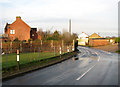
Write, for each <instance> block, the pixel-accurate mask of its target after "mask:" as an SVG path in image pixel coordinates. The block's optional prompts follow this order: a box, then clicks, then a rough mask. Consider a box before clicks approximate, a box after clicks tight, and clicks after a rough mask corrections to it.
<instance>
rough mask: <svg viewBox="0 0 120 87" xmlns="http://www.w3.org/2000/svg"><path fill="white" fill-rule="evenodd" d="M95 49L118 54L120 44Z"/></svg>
mask: <svg viewBox="0 0 120 87" xmlns="http://www.w3.org/2000/svg"><path fill="white" fill-rule="evenodd" d="M93 48H96V49H100V50H104V51H109V52H116V51H118V49H119V47H118V44H111V45H106V46H98V47H93Z"/></svg>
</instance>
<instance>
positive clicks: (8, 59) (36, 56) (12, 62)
mask: <svg viewBox="0 0 120 87" xmlns="http://www.w3.org/2000/svg"><path fill="white" fill-rule="evenodd" d="M58 55H59V53H56V54H54V52H41V53H39V52H35V53H34V52H32V53H20V61H19V63H20V64H26V63H29V62H33V61H38V60H41V59H46V58H51V57H54V56H58ZM13 66H17V54H16V53H12V54H7V55H6V54H5V55H3V56H2V68H9V67H13Z"/></svg>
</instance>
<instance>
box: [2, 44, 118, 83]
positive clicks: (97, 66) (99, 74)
mask: <svg viewBox="0 0 120 87" xmlns="http://www.w3.org/2000/svg"><path fill="white" fill-rule="evenodd" d="M78 49H79V51H80V52H81V53H78V55H77V56H76V57H73V58H71V59H69V60H66V61H64V62H62V63H58V64H56V65H53V66H50V67H47V68H44V69H40V70H37V71H34V72H31V73H28V74H25V75H22V76H19V77H16V78H13V79H10V80H8V81H4V82H3V85H118V54H116V53H110V52H105V51H102V50H97V49H92V48H87V47H80V46H79V47H78Z"/></svg>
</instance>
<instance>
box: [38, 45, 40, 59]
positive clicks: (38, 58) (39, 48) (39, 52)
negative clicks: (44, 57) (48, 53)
mask: <svg viewBox="0 0 120 87" xmlns="http://www.w3.org/2000/svg"><path fill="white" fill-rule="evenodd" d="M39 58H40V47H39ZM39 58H38V61H39V60H40V59H39Z"/></svg>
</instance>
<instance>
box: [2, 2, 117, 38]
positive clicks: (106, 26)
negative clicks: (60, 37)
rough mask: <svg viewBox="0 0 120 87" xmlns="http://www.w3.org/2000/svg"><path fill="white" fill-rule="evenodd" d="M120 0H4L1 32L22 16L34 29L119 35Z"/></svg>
mask: <svg viewBox="0 0 120 87" xmlns="http://www.w3.org/2000/svg"><path fill="white" fill-rule="evenodd" d="M118 2H119V0H0V11H1V12H0V33H4V27H5V24H6V23H7V22H8V23H13V22H14V21H15V20H16V16H21V19H22V20H23V21H25V22H26V23H27V24H28V25H29V26H30V27H36V28H37V29H38V30H39V29H43V30H44V31H46V30H51V32H53V31H54V30H58V31H61V32H63V30H66V31H68V29H69V19H71V23H72V33H77V34H80V33H81V32H86V33H88V34H92V33H94V32H95V33H99V34H101V35H102V36H117V34H118Z"/></svg>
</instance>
